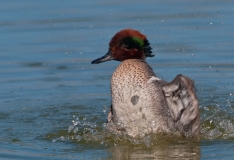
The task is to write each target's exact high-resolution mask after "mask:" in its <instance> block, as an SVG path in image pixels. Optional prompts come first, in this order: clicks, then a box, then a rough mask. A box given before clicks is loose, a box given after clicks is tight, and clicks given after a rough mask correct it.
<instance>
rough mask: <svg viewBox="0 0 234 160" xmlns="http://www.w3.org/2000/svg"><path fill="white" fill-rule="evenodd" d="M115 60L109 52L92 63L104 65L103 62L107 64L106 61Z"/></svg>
mask: <svg viewBox="0 0 234 160" xmlns="http://www.w3.org/2000/svg"><path fill="white" fill-rule="evenodd" d="M111 60H114V57H112V55H111V51H108V52H107V53H106V54H105V55H104V56H102V57H100V58H98V59H95V60H93V61H92V62H91V63H92V64H98V63H102V62H106V61H111Z"/></svg>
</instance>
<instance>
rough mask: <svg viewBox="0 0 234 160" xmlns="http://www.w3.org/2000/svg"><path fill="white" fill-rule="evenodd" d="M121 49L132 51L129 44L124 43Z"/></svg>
mask: <svg viewBox="0 0 234 160" xmlns="http://www.w3.org/2000/svg"><path fill="white" fill-rule="evenodd" d="M120 47H121V48H124V49H131V48H130V47H129V46H128V45H127V44H124V43H122V44H121V45H120Z"/></svg>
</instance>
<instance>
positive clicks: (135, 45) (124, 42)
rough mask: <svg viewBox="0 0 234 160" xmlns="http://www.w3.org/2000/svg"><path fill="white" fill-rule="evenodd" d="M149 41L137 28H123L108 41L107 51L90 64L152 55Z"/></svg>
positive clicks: (143, 57)
mask: <svg viewBox="0 0 234 160" xmlns="http://www.w3.org/2000/svg"><path fill="white" fill-rule="evenodd" d="M151 49H152V48H151V47H150V43H149V42H148V40H147V39H146V36H145V35H143V34H142V33H140V32H139V31H137V30H133V29H123V30H121V31H119V32H118V33H116V34H115V35H114V37H113V38H112V39H111V41H110V43H109V51H108V52H107V53H106V54H105V55H104V56H103V57H100V58H98V59H96V60H94V61H92V64H97V63H102V62H106V61H110V60H117V61H124V60H127V59H143V60H145V58H146V57H153V56H154V55H153V54H152V51H151Z"/></svg>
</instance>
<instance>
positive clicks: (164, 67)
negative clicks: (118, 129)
mask: <svg viewBox="0 0 234 160" xmlns="http://www.w3.org/2000/svg"><path fill="white" fill-rule="evenodd" d="M0 15H1V16H0V128H1V133H0V158H2V159H91V158H92V159H157V158H158V159H173V158H174V159H233V158H234V21H233V20H234V2H233V1H231V0H224V1H214V0H204V1H195V0H191V1H186V0H180V1H169V0H161V1H153V0H152V1H134V2H133V1H131V2H127V1H104V0H100V1H94V0H90V1H75V0H72V1H62V0H59V1H55V0H50V1H27V0H12V1H1V2H0ZM123 28H134V29H137V30H139V31H141V32H142V33H144V34H145V35H147V37H148V40H149V41H150V43H151V46H152V48H153V52H154V54H155V57H153V58H148V59H147V62H148V63H149V64H150V65H151V66H152V67H153V69H154V71H155V73H156V74H157V75H158V76H159V77H160V78H163V79H164V80H167V81H171V80H172V79H173V78H174V77H175V76H176V75H177V74H179V73H182V74H184V75H187V76H189V77H191V78H192V79H193V80H194V81H195V84H196V88H197V94H198V97H199V101H200V112H201V133H202V137H201V140H200V141H199V142H194V141H191V140H184V139H179V138H177V139H175V138H173V137H163V138H162V137H160V136H159V137H157V136H156V137H155V136H152V135H148V136H146V137H144V138H143V139H129V138H125V137H121V136H117V135H113V134H111V133H109V132H108V131H106V130H105V122H106V115H107V112H108V110H109V106H110V104H111V97H110V87H109V86H110V77H111V75H112V72H113V71H114V70H115V68H116V67H117V66H118V65H119V62H114V61H113V62H106V63H103V64H98V65H91V63H90V62H91V61H92V60H94V59H96V58H98V57H100V56H102V55H104V54H105V53H106V52H107V50H108V43H109V40H110V39H111V37H112V36H113V35H114V34H115V33H116V32H117V31H119V30H121V29H123Z"/></svg>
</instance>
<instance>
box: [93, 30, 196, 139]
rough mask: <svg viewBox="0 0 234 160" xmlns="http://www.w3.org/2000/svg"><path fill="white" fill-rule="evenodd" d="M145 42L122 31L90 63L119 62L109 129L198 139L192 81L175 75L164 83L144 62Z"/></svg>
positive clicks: (147, 52) (147, 51) (113, 80)
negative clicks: (105, 52)
mask: <svg viewBox="0 0 234 160" xmlns="http://www.w3.org/2000/svg"><path fill="white" fill-rule="evenodd" d="M151 53H152V52H151V47H150V46H149V43H148V40H147V39H146V37H145V36H144V35H142V34H141V33H140V32H138V31H135V30H132V29H126V30H122V31H120V32H118V33H117V34H116V35H115V36H114V37H113V38H112V40H111V42H110V49H109V52H108V54H106V55H105V56H103V57H101V58H99V59H97V60H95V61H93V62H92V63H100V62H103V61H107V60H113V59H114V60H119V61H122V63H121V64H120V65H119V66H118V67H117V69H116V70H115V71H114V73H113V75H112V78H111V96H112V105H111V109H110V112H109V114H108V125H109V126H110V129H111V130H113V131H115V132H118V133H121V134H125V135H129V136H131V137H143V136H145V135H146V134H149V133H177V134H178V133H179V134H181V135H185V136H187V137H199V132H200V131H199V128H200V117H199V110H198V101H197V98H196V94H195V87H194V84H193V81H192V80H190V79H189V78H188V77H185V76H182V75H178V76H177V77H176V78H175V79H174V80H173V81H172V82H170V83H167V82H165V81H163V80H161V79H159V78H157V77H156V75H155V73H154V71H153V69H152V68H151V67H150V66H149V65H148V63H146V62H145V58H146V57H152V56H153V55H152V54H151Z"/></svg>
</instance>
